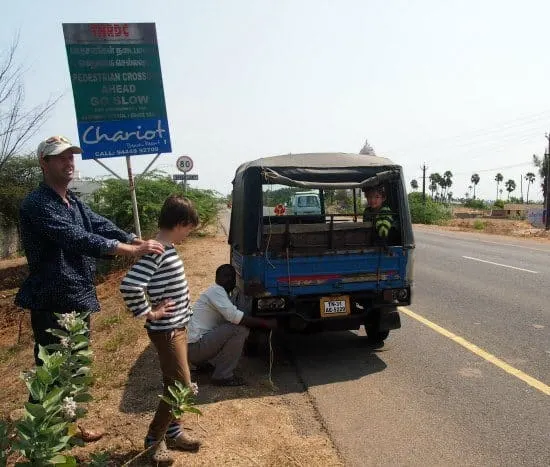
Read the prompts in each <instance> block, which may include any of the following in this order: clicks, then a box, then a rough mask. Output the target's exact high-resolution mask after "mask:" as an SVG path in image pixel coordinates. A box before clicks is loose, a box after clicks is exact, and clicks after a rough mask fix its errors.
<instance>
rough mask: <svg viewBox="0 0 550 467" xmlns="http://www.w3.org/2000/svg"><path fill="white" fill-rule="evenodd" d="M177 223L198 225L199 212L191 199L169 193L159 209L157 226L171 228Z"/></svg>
mask: <svg viewBox="0 0 550 467" xmlns="http://www.w3.org/2000/svg"><path fill="white" fill-rule="evenodd" d="M177 225H192V226H193V227H197V226H198V225H199V214H198V213H197V210H196V209H195V206H193V203H192V202H191V200H189V199H187V198H185V197H183V196H180V195H171V196H169V197H168V198H166V200H165V201H164V204H163V205H162V208H161V210H160V216H159V221H158V226H159V228H160V229H173V228H174V227H176V226H177Z"/></svg>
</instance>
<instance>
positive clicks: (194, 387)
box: [189, 382, 199, 396]
mask: <svg viewBox="0 0 550 467" xmlns="http://www.w3.org/2000/svg"><path fill="white" fill-rule="evenodd" d="M189 389H191V392H192V393H193V395H194V396H196V395H197V394H198V393H199V385H198V384H197V383H193V382H191V383H189Z"/></svg>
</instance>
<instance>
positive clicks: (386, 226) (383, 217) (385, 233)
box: [363, 185, 395, 241]
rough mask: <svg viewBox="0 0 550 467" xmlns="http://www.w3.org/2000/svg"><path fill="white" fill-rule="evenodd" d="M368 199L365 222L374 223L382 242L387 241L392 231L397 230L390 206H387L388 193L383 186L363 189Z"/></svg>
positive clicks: (364, 215) (364, 213) (364, 216)
mask: <svg viewBox="0 0 550 467" xmlns="http://www.w3.org/2000/svg"><path fill="white" fill-rule="evenodd" d="M363 192H364V193H365V197H366V198H367V207H366V208H365V211H364V212H363V222H368V221H372V222H373V225H374V229H375V231H376V233H377V234H378V237H379V238H380V239H381V240H384V241H387V240H388V237H389V235H390V231H391V230H392V229H394V228H395V221H394V219H393V216H392V214H391V209H390V208H389V206H387V205H385V204H384V203H385V202H386V191H385V189H384V187H383V186H381V185H378V186H374V187H367V188H364V189H363Z"/></svg>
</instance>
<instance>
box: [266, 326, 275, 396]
mask: <svg viewBox="0 0 550 467" xmlns="http://www.w3.org/2000/svg"><path fill="white" fill-rule="evenodd" d="M272 337H273V329H272V330H270V331H269V373H268V375H267V381H268V382H269V385H270V387H271V390H272V391H277V386H276V385H275V383H274V382H273V379H272V374H273V361H274V360H275V352H274V351H273V344H272V342H271V339H272Z"/></svg>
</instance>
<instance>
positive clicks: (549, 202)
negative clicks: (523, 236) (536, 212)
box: [543, 133, 550, 230]
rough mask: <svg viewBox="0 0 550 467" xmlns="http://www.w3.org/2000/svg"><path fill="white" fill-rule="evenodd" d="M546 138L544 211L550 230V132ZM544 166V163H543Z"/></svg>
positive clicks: (547, 227) (546, 225) (547, 226)
mask: <svg viewBox="0 0 550 467" xmlns="http://www.w3.org/2000/svg"><path fill="white" fill-rule="evenodd" d="M546 139H547V140H548V149H547V150H546V151H545V152H546V154H544V160H545V161H546V177H545V186H546V196H545V203H544V212H545V216H546V223H545V229H546V230H550V134H549V133H546ZM543 167H544V164H543Z"/></svg>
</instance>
